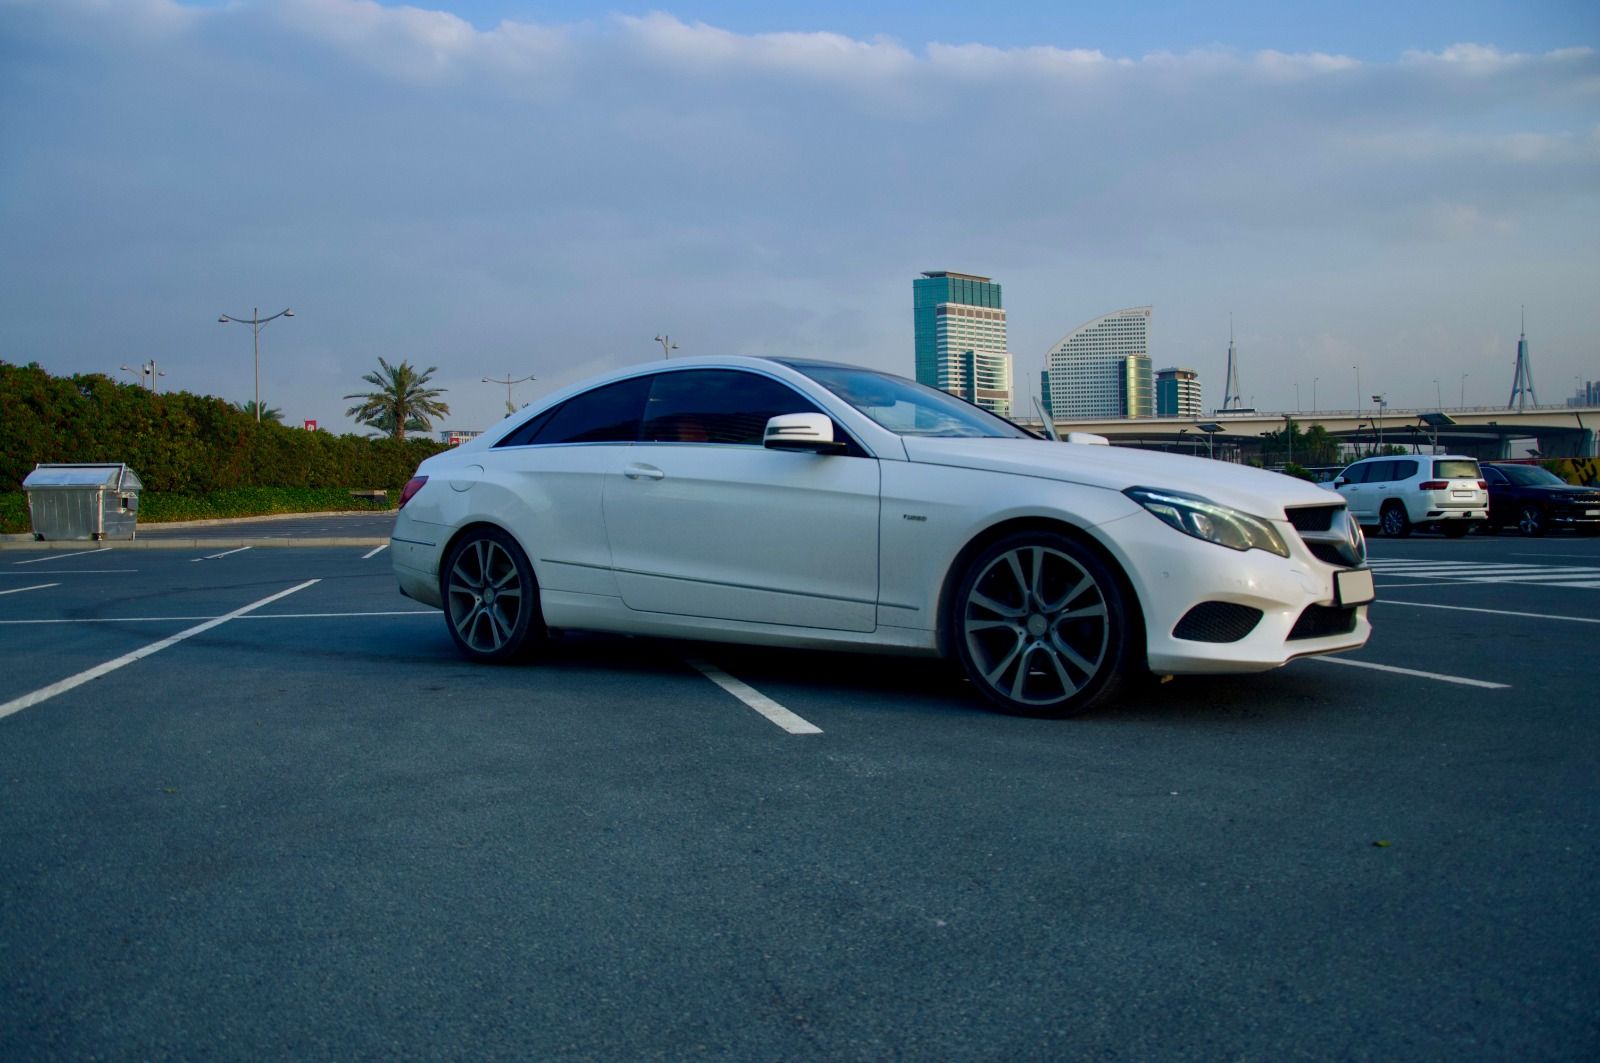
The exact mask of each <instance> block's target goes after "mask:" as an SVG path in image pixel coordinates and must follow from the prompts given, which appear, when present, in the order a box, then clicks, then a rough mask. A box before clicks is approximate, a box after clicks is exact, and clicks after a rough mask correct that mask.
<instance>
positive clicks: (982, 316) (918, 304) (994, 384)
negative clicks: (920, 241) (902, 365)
mask: <svg viewBox="0 0 1600 1063" xmlns="http://www.w3.org/2000/svg"><path fill="white" fill-rule="evenodd" d="M911 304H912V311H911V313H912V322H913V324H914V326H915V333H916V368H917V380H918V381H919V382H920V383H923V384H927V385H929V386H930V387H936V388H939V389H941V390H943V391H948V392H950V393H951V394H952V395H959V396H961V397H962V398H964V399H966V400H967V401H968V402H971V403H973V404H975V405H978V406H981V407H983V408H984V409H986V410H990V411H992V412H994V413H998V414H999V415H1000V416H1002V417H1009V416H1011V354H1010V352H1009V351H1007V350H1006V312H1005V309H1004V307H1002V306H1001V304H1000V285H998V284H996V283H995V282H994V281H993V280H991V279H989V278H988V277H979V276H976V275H974V274H971V273H951V272H949V271H946V270H936V271H933V272H929V273H924V274H923V275H922V276H921V277H918V278H916V279H914V280H913V281H912V282H911Z"/></svg>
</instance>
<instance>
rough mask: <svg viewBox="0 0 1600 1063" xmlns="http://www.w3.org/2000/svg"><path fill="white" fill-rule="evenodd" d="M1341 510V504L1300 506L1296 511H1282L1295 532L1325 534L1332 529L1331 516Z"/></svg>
mask: <svg viewBox="0 0 1600 1063" xmlns="http://www.w3.org/2000/svg"><path fill="white" fill-rule="evenodd" d="M1343 508H1344V506H1343V505H1342V504H1340V505H1336V506H1301V507H1299V508H1297V509H1286V510H1284V515H1285V516H1287V517H1288V518H1289V523H1290V524H1293V525H1294V530H1295V531H1302V532H1308V531H1309V532H1325V531H1329V530H1331V529H1332V528H1333V515H1334V514H1335V513H1337V512H1339V511H1340V510H1341V509H1343Z"/></svg>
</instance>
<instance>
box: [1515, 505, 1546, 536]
mask: <svg viewBox="0 0 1600 1063" xmlns="http://www.w3.org/2000/svg"><path fill="white" fill-rule="evenodd" d="M1517 527H1518V529H1520V530H1521V532H1522V534H1523V535H1533V536H1539V535H1543V534H1544V533H1545V532H1547V531H1549V530H1550V528H1549V526H1548V525H1547V524H1546V523H1545V519H1544V510H1542V509H1540V508H1539V507H1538V506H1536V505H1534V504H1533V503H1531V502H1530V503H1528V504H1527V505H1525V506H1523V507H1522V508H1521V509H1520V510H1518V511H1517Z"/></svg>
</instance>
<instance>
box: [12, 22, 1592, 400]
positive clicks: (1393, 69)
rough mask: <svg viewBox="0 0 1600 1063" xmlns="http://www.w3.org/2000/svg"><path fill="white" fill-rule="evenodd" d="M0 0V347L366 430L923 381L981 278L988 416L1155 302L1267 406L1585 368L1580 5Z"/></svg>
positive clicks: (1402, 395) (1158, 346)
mask: <svg viewBox="0 0 1600 1063" xmlns="http://www.w3.org/2000/svg"><path fill="white" fill-rule="evenodd" d="M1001 7H1003V10H990V9H989V5H976V4H972V3H970V2H968V3H963V4H946V3H931V2H924V3H909V2H873V0H858V2H855V3H845V2H841V0H813V2H810V3H805V4H796V3H787V2H775V3H765V4H761V5H751V4H746V3H732V2H707V3H681V4H676V5H674V4H671V3H669V2H665V0H663V2H661V3H658V4H655V5H650V4H646V5H628V4H588V3H580V2H577V0H550V2H538V0H478V2H467V0H453V2H452V0H419V2H418V3H416V4H414V5H411V6H404V5H400V4H396V3H375V2H372V0H227V2H198V0H196V2H177V0H0V359H3V360H5V361H7V362H12V363H27V362H38V363H40V364H41V365H43V366H44V367H45V368H46V369H49V370H51V371H52V372H56V373H80V372H104V373H107V374H110V375H112V376H117V377H119V378H121V379H124V380H129V381H132V380H136V379H138V375H137V374H136V373H127V372H123V371H122V370H121V368H120V367H121V366H124V365H126V366H137V365H140V364H146V363H148V362H150V361H151V360H154V361H155V363H156V365H157V367H158V368H159V370H160V371H161V372H162V373H163V374H164V376H162V377H161V378H160V379H159V383H160V386H161V387H162V389H163V390H167V389H173V390H185V391H193V392H199V393H204V394H216V395H221V396H223V397H225V398H227V399H229V400H230V401H235V402H243V401H247V400H249V399H251V398H252V397H253V394H254V392H253V388H254V384H253V380H254V377H253V365H254V362H253V356H252V338H251V334H250V333H251V330H250V329H249V328H248V327H240V326H238V325H231V324H228V325H224V324H219V323H218V321H217V318H218V316H219V315H220V314H229V315H232V316H235V317H244V318H249V317H250V316H251V315H252V313H254V312H255V311H256V309H257V308H259V312H260V314H261V315H262V316H266V315H269V314H274V313H276V312H278V311H279V310H282V309H284V308H285V307H292V308H293V309H294V315H295V316H294V317H292V318H281V319H279V320H277V321H274V322H273V323H272V324H270V325H267V326H266V327H264V328H263V329H262V330H261V336H260V339H261V392H262V400H263V402H264V403H265V404H266V405H267V406H269V407H275V408H278V409H281V410H282V411H283V413H284V416H285V420H286V422H287V423H290V424H299V423H301V421H303V420H307V419H314V420H316V421H318V423H319V424H320V425H321V426H322V427H324V428H331V429H333V430H335V431H351V430H357V429H356V426H354V425H353V424H352V423H351V422H350V421H349V420H348V419H347V418H346V417H345V416H344V411H345V409H346V408H347V407H349V406H350V405H352V403H351V402H349V401H346V400H344V399H343V396H344V395H346V394H349V393H353V392H357V391H360V390H365V389H366V387H367V385H365V384H364V383H363V382H362V380H361V377H362V374H364V373H367V372H370V371H372V370H373V369H375V368H376V366H377V361H378V358H379V357H383V358H386V359H388V360H389V361H390V362H397V361H400V360H406V361H410V362H412V363H413V364H414V365H417V366H420V367H424V368H425V367H428V366H437V371H436V373H435V374H434V383H435V384H436V385H438V386H441V387H443V388H445V389H446V394H445V396H444V398H445V401H446V402H448V403H449V405H450V407H451V411H452V412H451V415H450V416H449V417H448V418H446V420H445V421H444V422H443V423H441V424H440V425H438V426H436V427H448V428H466V429H481V428H485V427H487V426H488V425H489V424H491V423H493V422H494V421H495V420H497V419H498V418H499V417H501V416H503V415H504V413H505V409H506V396H507V388H506V387H505V385H503V384H492V383H484V382H483V380H484V378H485V377H489V378H498V379H501V380H504V379H507V378H520V377H525V376H529V375H533V376H535V377H536V379H535V380H532V381H528V382H525V383H520V384H517V385H516V386H515V387H513V388H512V399H513V401H514V403H515V404H516V405H518V406H521V405H522V404H524V403H527V402H532V401H536V400H537V399H538V398H540V397H541V396H543V395H545V394H548V393H550V392H552V391H554V390H557V389H560V388H564V387H566V386H568V385H570V384H572V383H575V382H577V381H578V380H581V379H582V378H584V377H587V376H589V375H592V374H594V373H597V372H601V371H604V370H609V369H612V368H617V367H621V366H626V365H631V364H635V363H638V362H643V361H648V360H652V359H659V358H660V357H661V355H662V349H661V345H660V344H659V343H657V342H656V341H655V339H654V337H656V336H659V335H662V334H665V335H667V336H669V337H670V339H671V341H672V342H673V343H676V344H677V345H678V350H677V351H676V352H675V353H677V354H680V355H690V354H777V355H804V356H813V357H823V358H829V359H834V360H840V361H846V362H854V363H859V364H862V365H869V366H874V367H878V368H882V369H887V370H891V371H894V372H899V373H903V374H906V375H910V374H911V373H912V371H913V367H912V317H911V281H912V280H913V279H914V278H915V277H917V276H919V275H920V274H921V273H922V272H923V271H925V270H954V271H958V272H965V273H976V274H981V275H984V276H989V277H992V278H994V279H995V280H996V281H998V282H999V283H1000V284H1001V285H1002V286H1003V288H1004V300H1005V306H1006V309H1007V316H1008V319H1009V342H1010V349H1011V352H1012V356H1013V359H1014V365H1015V376H1016V384H1017V396H1016V397H1017V403H1018V406H1019V407H1020V408H1021V409H1028V408H1031V402H1030V400H1029V396H1030V395H1031V394H1032V393H1035V392H1036V391H1037V387H1038V373H1039V370H1040V369H1041V368H1043V362H1044V357H1045V353H1046V352H1047V351H1048V350H1049V349H1050V347H1051V346H1052V345H1054V344H1055V343H1056V342H1057V341H1058V340H1059V339H1061V338H1062V337H1063V336H1065V335H1066V334H1067V333H1069V332H1070V331H1072V330H1073V329H1074V328H1075V327H1077V326H1078V325H1080V324H1083V323H1084V322H1086V321H1089V320H1091V319H1093V318H1095V317H1098V316H1100V315H1101V314H1104V313H1108V312H1110V311H1114V310H1118V309H1122V308H1124V307H1131V306H1140V305H1146V304H1149V305H1151V306H1153V307H1154V311H1153V316H1152V319H1151V340H1150V344H1151V352H1150V353H1151V356H1152V358H1153V360H1154V363H1155V366H1156V367H1157V368H1161V367H1165V366H1169V365H1177V366H1182V367H1186V368H1193V369H1196V370H1198V371H1199V373H1200V375H1201V380H1202V384H1203V387H1204V398H1205V402H1206V405H1207V407H1208V408H1209V407H1210V406H1213V405H1215V404H1217V403H1219V402H1220V401H1221V398H1222V379H1223V375H1224V369H1225V363H1226V354H1227V347H1228V337H1229V328H1230V320H1231V323H1232V329H1233V334H1234V337H1235V341H1236V343H1237V347H1238V351H1239V356H1240V385H1241V388H1240V390H1241V394H1242V397H1243V399H1244V401H1245V403H1246V405H1250V406H1255V407H1258V408H1261V409H1275V410H1285V411H1293V410H1297V409H1299V410H1305V411H1310V410H1312V409H1313V408H1315V409H1320V410H1327V409H1331V408H1343V409H1349V408H1351V407H1353V406H1355V405H1357V403H1358V401H1359V402H1361V403H1366V402H1367V401H1368V399H1369V398H1370V396H1371V395H1373V394H1383V395H1384V396H1385V398H1386V400H1387V401H1388V403H1389V405H1390V406H1391V407H1393V408H1404V407H1428V408H1432V407H1434V406H1436V405H1439V404H1443V405H1445V406H1454V405H1457V404H1459V403H1460V402H1462V401H1463V400H1464V401H1465V402H1466V403H1467V404H1469V405H1480V404H1481V405H1504V404H1505V403H1506V402H1507V400H1508V398H1509V396H1510V391H1511V387H1512V374H1513V367H1514V358H1515V349H1516V341H1517V336H1518V332H1519V329H1520V327H1521V321H1522V314H1523V313H1524V312H1525V313H1526V320H1527V335H1528V340H1529V346H1530V350H1531V353H1532V363H1533V371H1534V384H1535V390H1536V394H1537V397H1538V399H1539V400H1540V401H1541V402H1544V403H1559V402H1561V401H1564V400H1565V398H1566V397H1567V396H1569V395H1571V394H1572V393H1573V391H1574V389H1575V386H1576V384H1577V382H1578V381H1579V380H1580V379H1581V380H1596V379H1600V4H1595V3H1593V2H1592V0H1569V2H1540V0H1534V2H1523V3H1514V4H1513V3H1486V2H1478V0H1462V2H1455V3H1414V4H1403V3H1395V2H1393V0H1390V2H1388V3H1369V2H1365V0H1356V2H1351V3H1326V4H1317V3H1312V4H1280V3H1271V4H1269V3H1255V2H1238V0H1218V2H1214V3H1206V4H1188V3H1176V2H1167V3H1145V4H1140V3H1130V4H1103V5H1093V6H1085V5H1077V4H1062V3H1059V2H1054V3H1052V2H1032V0H1016V2H1013V3H1009V4H1006V5H1001Z"/></svg>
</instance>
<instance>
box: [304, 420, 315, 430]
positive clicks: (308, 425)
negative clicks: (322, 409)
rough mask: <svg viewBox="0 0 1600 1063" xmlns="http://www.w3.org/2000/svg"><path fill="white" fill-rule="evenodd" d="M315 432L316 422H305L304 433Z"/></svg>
mask: <svg viewBox="0 0 1600 1063" xmlns="http://www.w3.org/2000/svg"><path fill="white" fill-rule="evenodd" d="M316 430H317V422H315V421H307V422H306V431H307V432H315V431H316Z"/></svg>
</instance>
